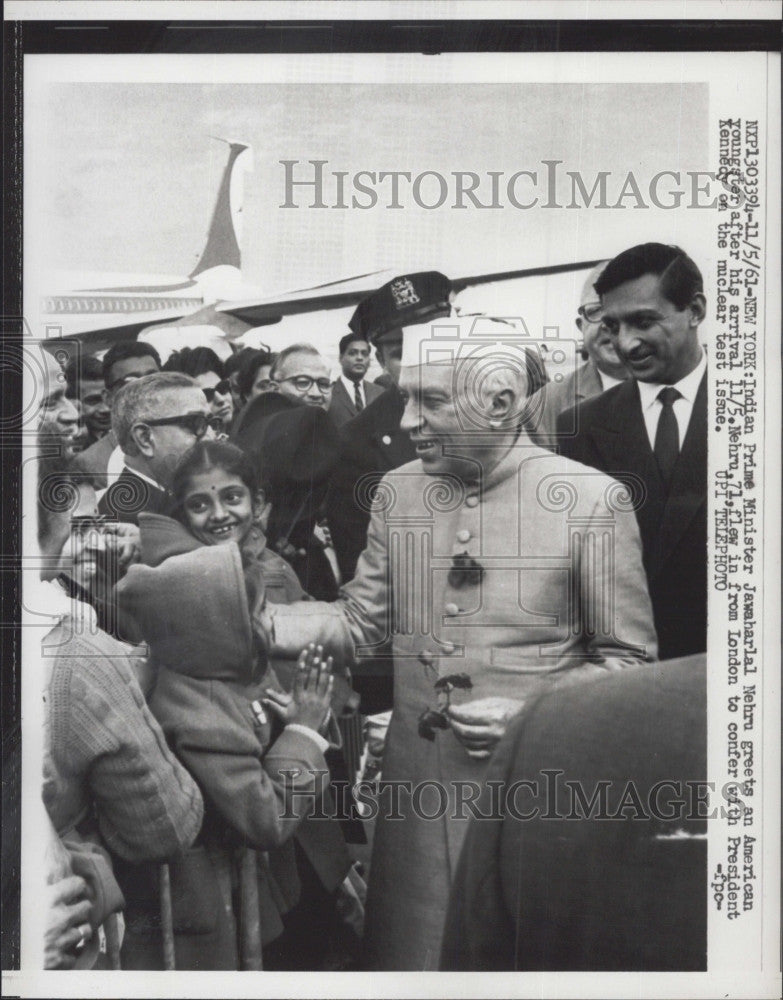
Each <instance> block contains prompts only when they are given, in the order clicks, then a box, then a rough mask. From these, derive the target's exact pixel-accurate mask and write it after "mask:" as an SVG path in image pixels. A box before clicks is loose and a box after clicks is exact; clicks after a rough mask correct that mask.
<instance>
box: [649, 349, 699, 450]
mask: <svg viewBox="0 0 783 1000" xmlns="http://www.w3.org/2000/svg"><path fill="white" fill-rule="evenodd" d="M706 368H707V355H706V354H705V353H704V351H702V352H701V360H700V361H699V363H698V364H697V365H696V367H695V368H694V369H693V371H692V372H691V373H690V374H689V375H686V376H685V378H683V379H680V381H679V382H675V383H673V384H672V388H674V389H677V391H678V392H679V393H680V398H679V399H678V400H676V402H675V403H674V404H673V405H672V409H673V410H674V416H675V418H676V419H677V429H678V431H679V436H680V450H682V443H683V441H684V440H685V435H686V434H687V432H688V424H689V423H690V422H691V414H692V413H693V404H694V402H695V401H696V393H697V392H698V391H699V385H700V384H701V380H702V376H703V375H704V372H705V371H706ZM670 384H671V383H669V382H639V383H638V385H639V398H640V400H641V403H642V416H643V417H644V425H645V427H646V428H647V437H648V438H649V439H650V447H651V448H653V449H654V448H655V432H656V431H657V430H658V420H659V418H660V416H661V410H662V409H663V403H662V402H661V401H660V399H658V393H659V392H660V391H661V389H663V388H664V387H665V386H666V385H670Z"/></svg>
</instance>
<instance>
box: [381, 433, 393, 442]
mask: <svg viewBox="0 0 783 1000" xmlns="http://www.w3.org/2000/svg"><path fill="white" fill-rule="evenodd" d="M381 441H383V443H384V444H391V438H390V437H389V435H388V434H384V435H383V437H382V438H381Z"/></svg>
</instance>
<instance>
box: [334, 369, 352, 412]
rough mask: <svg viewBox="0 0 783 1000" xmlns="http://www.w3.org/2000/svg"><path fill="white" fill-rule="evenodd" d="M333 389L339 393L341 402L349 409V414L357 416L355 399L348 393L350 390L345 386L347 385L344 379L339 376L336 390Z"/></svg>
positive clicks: (335, 384)
mask: <svg viewBox="0 0 783 1000" xmlns="http://www.w3.org/2000/svg"><path fill="white" fill-rule="evenodd" d="M333 391H334V392H336V393H337V395H338V396H339V398H340V402H341V403H342V405H343V406H344V407H345V409H346V410H347V411H348V413H349V415H350V416H352V417H355V416H356V407H355V405H354V402H353V400H352V399H351V397H350V396H349V395H348V391H347V389H346V388H345V386H344V385H343V383H342V379H339V378H338V379H337V381H336V382H335V383H334V390H333Z"/></svg>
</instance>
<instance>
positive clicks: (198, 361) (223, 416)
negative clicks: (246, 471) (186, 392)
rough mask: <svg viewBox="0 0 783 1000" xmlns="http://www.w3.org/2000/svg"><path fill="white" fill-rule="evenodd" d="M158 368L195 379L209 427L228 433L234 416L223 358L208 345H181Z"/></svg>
mask: <svg viewBox="0 0 783 1000" xmlns="http://www.w3.org/2000/svg"><path fill="white" fill-rule="evenodd" d="M162 370H163V371H164V372H182V374H183V375H190V377H191V378H193V379H195V381H196V383H197V384H198V386H199V387H200V388H201V389H202V391H203V392H204V395H205V396H206V397H207V402H208V403H209V407H210V411H211V424H212V427H213V430H214V431H215V432H216V433H217V434H228V432H229V430H230V428H231V422H232V421H233V419H234V399H233V396H232V394H231V383H230V381H229V379H228V377H227V375H226V372H225V368H224V365H223V362H222V361H221V360H220V358H219V357H218V356H217V354H215V352H214V351H213V350H212V348H210V347H183V348H182V350H180V351H176V352H175V353H174V354H172V355H171V357H170V358H169V359H168V360H167V361H166V363H165V365H164V366H163V369H162Z"/></svg>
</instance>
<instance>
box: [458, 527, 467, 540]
mask: <svg viewBox="0 0 783 1000" xmlns="http://www.w3.org/2000/svg"><path fill="white" fill-rule="evenodd" d="M457 541H458V542H469V541H470V532H469V531H468V529H467V528H460V530H459V531H458V532H457Z"/></svg>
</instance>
